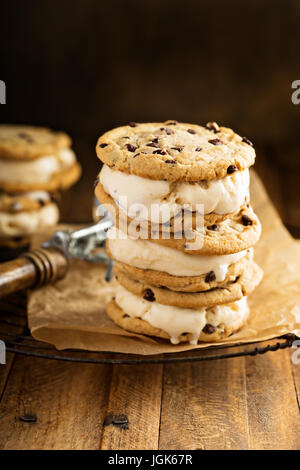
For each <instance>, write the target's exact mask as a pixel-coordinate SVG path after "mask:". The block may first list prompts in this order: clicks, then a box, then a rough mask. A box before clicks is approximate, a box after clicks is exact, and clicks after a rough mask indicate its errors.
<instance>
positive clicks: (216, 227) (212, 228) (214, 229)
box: [207, 224, 219, 232]
mask: <svg viewBox="0 0 300 470" xmlns="http://www.w3.org/2000/svg"><path fill="white" fill-rule="evenodd" d="M207 229H208V230H213V231H214V232H217V231H218V230H219V225H217V224H212V225H208V226H207Z"/></svg>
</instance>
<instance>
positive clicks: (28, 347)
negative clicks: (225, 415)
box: [0, 302, 295, 365]
mask: <svg viewBox="0 0 300 470" xmlns="http://www.w3.org/2000/svg"><path fill="white" fill-rule="evenodd" d="M9 303H10V302H7V304H9ZM11 305H14V306H18V307H21V306H20V305H17V303H14V302H11ZM22 307H23V309H24V315H23V312H22V313H18V315H17V316H20V317H23V318H26V310H25V308H26V307H24V306H22ZM1 313H2V314H6V315H13V314H14V313H13V312H8V311H5V312H4V311H2V312H1ZM1 323H2V324H3V326H4V325H8V326H10V327H11V326H13V327H19V328H22V332H20V334H18V333H11V332H9V331H0V337H1V338H2V339H3V340H4V341H5V343H6V351H7V352H10V353H14V354H20V355H23V356H29V357H36V358H40V359H52V360H56V361H66V362H75V363H86V364H124V365H125V364H126V365H139V364H141V365H142V364H169V363H181V362H203V361H213V360H217V359H229V358H235V357H243V356H256V355H258V354H265V353H267V352H271V351H277V350H279V349H286V348H289V347H291V346H292V344H293V341H294V339H295V336H294V335H285V336H283V337H281V338H275V340H273V341H276V340H277V342H276V343H275V344H268V345H266V346H258V345H259V344H261V343H262V342H256V343H244V344H242V345H241V344H234V345H223V346H221V347H219V346H213V347H207V348H203V349H198V350H194V351H192V352H191V351H190V352H181V353H171V354H163V355H155V356H142V355H133V354H121V353H118V354H116V353H112V352H109V351H103V352H95V351H82V350H65V351H58V350H56V349H55V348H54V347H53V346H51V345H48V344H47V343H40V342H39V341H37V340H36V339H35V338H33V337H32V336H31V335H30V333H29V334H26V333H27V332H28V329H27V325H26V324H25V322H24V321H23V323H21V322H20V323H18V322H17V321H12V320H10V319H7V318H1V317H0V324H1ZM3 329H4V328H3ZM278 340H279V341H278ZM237 348H243V349H241V350H238V351H230V349H231V350H232V349H237ZM224 350H226V352H224ZM207 352H209V354H208V355H206V354H203V353H207ZM210 352H212V354H210ZM216 352H217V353H216ZM87 355H89V356H94V357H86V356H87ZM95 356H96V357H95ZM103 356H110V357H103ZM116 356H118V357H116Z"/></svg>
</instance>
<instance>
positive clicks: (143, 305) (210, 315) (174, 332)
mask: <svg viewBox="0 0 300 470" xmlns="http://www.w3.org/2000/svg"><path fill="white" fill-rule="evenodd" d="M116 303H117V304H118V306H119V307H120V308H121V309H122V310H123V312H124V313H126V314H127V315H129V316H130V317H131V318H141V319H143V320H146V321H147V322H148V323H150V325H152V326H153V327H155V328H159V329H161V330H163V331H165V332H166V333H168V335H169V336H170V340H171V343H173V344H178V343H179V337H180V335H181V334H182V333H191V334H192V340H191V341H190V343H191V344H197V342H198V339H199V336H200V333H201V331H202V330H203V328H204V327H205V325H206V324H210V325H213V326H215V327H217V326H219V325H221V324H223V325H225V326H226V327H230V326H231V325H232V324H233V323H234V322H236V321H237V320H241V321H242V320H244V319H246V318H247V315H248V312H249V310H248V305H247V297H242V298H241V299H240V300H238V301H236V302H232V303H230V304H227V305H226V304H225V305H217V306H216V307H210V308H201V309H199V310H194V309H191V308H182V307H175V306H169V305H162V304H159V303H158V302H156V301H154V302H149V301H148V300H144V299H143V298H142V297H138V296H137V295H134V294H132V293H131V292H129V291H128V290H127V289H125V288H124V287H123V286H120V285H119V286H118V287H117V290H116Z"/></svg>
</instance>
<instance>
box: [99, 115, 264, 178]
mask: <svg viewBox="0 0 300 470" xmlns="http://www.w3.org/2000/svg"><path fill="white" fill-rule="evenodd" d="M96 151H97V155H98V157H99V158H100V160H102V161H103V162H104V163H106V164H107V165H108V166H110V167H111V168H114V169H115V170H119V171H123V172H125V173H130V174H135V175H138V176H142V177H144V178H150V179H154V180H167V181H190V182H193V181H199V180H211V179H214V178H223V177H224V176H226V175H227V174H231V173H233V172H235V171H237V170H244V169H245V168H248V167H249V166H251V165H253V163H254V160H255V151H254V148H253V145H252V143H251V142H250V140H249V139H247V138H246V137H240V136H239V135H238V134H236V133H235V132H233V131H232V130H231V129H229V128H226V127H219V126H218V124H217V123H215V122H209V123H207V125H206V127H202V126H198V125H196V124H184V123H179V122H176V121H166V122H164V123H147V124H138V123H134V122H132V123H130V124H129V125H128V126H123V127H118V128H116V129H113V130H112V131H109V132H106V133H105V134H104V135H103V136H101V137H100V138H99V140H98V142H97V146H96Z"/></svg>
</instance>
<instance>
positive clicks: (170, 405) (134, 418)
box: [0, 169, 300, 450]
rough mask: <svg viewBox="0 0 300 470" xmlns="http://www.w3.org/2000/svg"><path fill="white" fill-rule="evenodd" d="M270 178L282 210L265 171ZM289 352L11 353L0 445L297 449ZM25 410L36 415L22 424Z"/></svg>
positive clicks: (2, 372)
mask: <svg viewBox="0 0 300 470" xmlns="http://www.w3.org/2000/svg"><path fill="white" fill-rule="evenodd" d="M263 176H264V175H263ZM266 180H267V181H269V182H270V181H272V184H271V188H272V187H273V188H274V194H273V199H274V200H275V203H277V206H278V207H279V208H280V201H279V199H280V192H279V189H278V186H276V181H278V179H277V180H276V178H274V175H272V173H271V172H270V169H267V171H266ZM81 185H82V186H81V189H84V185H85V183H84V182H83V183H81ZM269 187H270V186H269ZM77 193H78V191H77ZM80 194H84V192H83V191H80ZM90 195H91V193H90ZM74 198H76V191H75V190H74V191H73V192H72V193H71V195H69V196H66V198H65V206H64V208H63V209H64V220H67V219H69V220H70V219H71V220H72V221H74V218H75V219H76V220H77V221H78V219H79V217H80V214H79V215H78V214H76V217H70V212H69V209H70V208H71V207H76V204H75V203H74ZM88 205H89V201H88V200H85V201H84V203H81V207H82V209H83V211H85V212H86V208H87V207H88ZM66 215H68V217H66ZM79 220H80V219H79ZM11 328H14V327H13V325H12V326H11ZM291 354H292V350H283V351H278V352H275V353H272V352H271V353H268V354H265V355H263V356H257V357H242V358H235V359H226V360H216V361H212V362H203V363H185V364H169V365H147V366H145V365H139V366H125V365H114V366H111V365H90V364H86V365H83V364H75V363H65V362H59V361H54V360H45V359H36V358H30V357H24V356H20V355H18V356H17V355H12V354H8V360H7V364H6V366H0V448H4V449H112V450H117V449H187V450H190V449H299V448H300V420H299V402H300V365H294V364H292V362H291ZM24 408H25V409H24ZM24 412H25V413H33V414H35V415H36V417H37V421H36V422H33V423H29V422H24V421H21V420H20V417H21V416H22V415H24ZM111 414H113V415H119V414H124V415H126V416H127V418H128V420H129V427H128V429H123V428H122V426H115V425H114V424H110V425H106V426H104V421H105V419H106V423H108V422H109V419H107V416H110V415H111ZM123 427H126V426H123Z"/></svg>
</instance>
